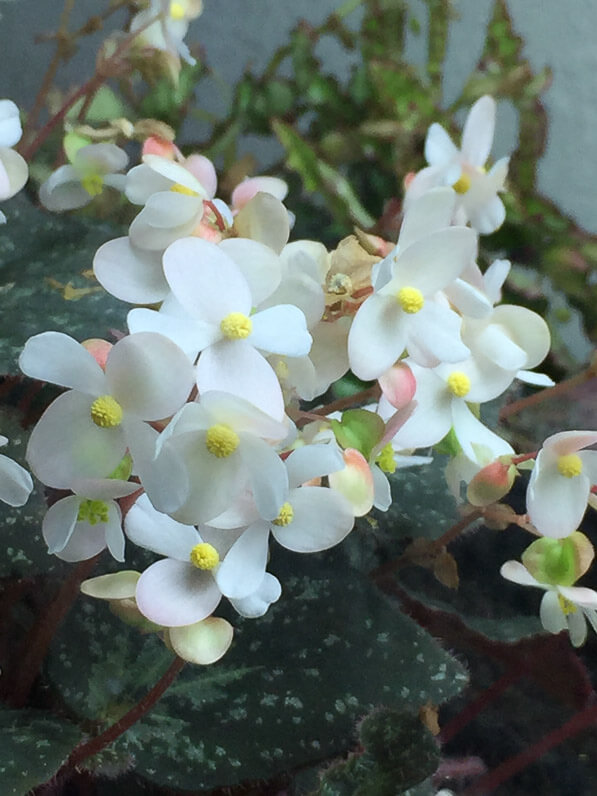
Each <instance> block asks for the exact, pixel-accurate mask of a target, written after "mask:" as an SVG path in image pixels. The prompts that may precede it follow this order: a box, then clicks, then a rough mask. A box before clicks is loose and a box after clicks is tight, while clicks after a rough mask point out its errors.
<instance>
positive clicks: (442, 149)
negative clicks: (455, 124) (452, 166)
mask: <svg viewBox="0 0 597 796" xmlns="http://www.w3.org/2000/svg"><path fill="white" fill-rule="evenodd" d="M459 155H460V152H459V151H458V149H457V148H456V146H455V145H454V142H453V141H452V139H451V138H450V136H449V135H448V133H447V132H446V131H445V130H444V128H443V127H442V126H441V124H437V122H435V123H434V124H432V125H431V127H430V128H429V130H428V131H427V137H426V138H425V160H426V161H427V163H429V165H430V166H445V165H447V164H448V163H449V162H450V161H451V160H454V159H455V158H458V157H459Z"/></svg>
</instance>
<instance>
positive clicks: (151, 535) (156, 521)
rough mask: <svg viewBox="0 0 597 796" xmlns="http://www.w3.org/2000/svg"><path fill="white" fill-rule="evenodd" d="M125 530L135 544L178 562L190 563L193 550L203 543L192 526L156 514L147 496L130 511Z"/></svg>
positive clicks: (159, 513) (126, 518) (164, 515)
mask: <svg viewBox="0 0 597 796" xmlns="http://www.w3.org/2000/svg"><path fill="white" fill-rule="evenodd" d="M124 530H125V532H126V535H127V536H128V538H129V539H130V540H131V542H133V544H136V545H138V546H139V547H144V548H145V549H146V550H151V551H152V552H153V553H157V554H158V555H161V556H167V557H168V558H175V559H177V560H178V561H185V562H188V561H189V555H190V553H191V550H192V549H193V547H195V545H197V544H199V541H200V540H199V535H198V533H197V530H196V529H195V528H194V527H193V526H192V525H183V523H181V522H177V521H176V520H173V519H172V517H169V516H168V515H167V514H162V513H161V512H159V511H156V510H155V509H154V507H153V506H152V505H151V502H150V500H149V498H148V497H147V495H141V497H140V498H139V499H138V500H137V502H136V503H135V505H134V506H132V507H131V508H130V510H129V512H128V514H127V515H126V517H125V520H124Z"/></svg>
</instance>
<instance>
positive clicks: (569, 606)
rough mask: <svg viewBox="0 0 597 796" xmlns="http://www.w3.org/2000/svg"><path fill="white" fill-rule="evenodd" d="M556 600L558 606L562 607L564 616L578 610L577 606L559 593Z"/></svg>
mask: <svg viewBox="0 0 597 796" xmlns="http://www.w3.org/2000/svg"><path fill="white" fill-rule="evenodd" d="M558 602H559V604H560V608H561V609H562V613H563V614H564V616H569V615H570V614H575V613H576V612H577V610H578V608H577V606H576V605H575V604H574V603H573V602H571V601H570V600H567V599H566V598H565V597H563V596H562V595H561V594H558Z"/></svg>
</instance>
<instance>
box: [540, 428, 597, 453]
mask: <svg viewBox="0 0 597 796" xmlns="http://www.w3.org/2000/svg"><path fill="white" fill-rule="evenodd" d="M589 445H597V431H559V432H558V433H557V434H552V435H551V437H548V438H547V439H546V440H545V442H544V443H543V449H544V450H546V451H549V452H550V454H555V455H556V456H566V455H567V454H569V453H577V451H579V450H581V449H582V448H588V447H589Z"/></svg>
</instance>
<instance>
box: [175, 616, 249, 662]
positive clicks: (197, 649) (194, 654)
mask: <svg viewBox="0 0 597 796" xmlns="http://www.w3.org/2000/svg"><path fill="white" fill-rule="evenodd" d="M233 635H234V628H233V627H232V625H231V624H230V622H227V621H226V620H225V619H222V618H220V617H216V616H208V617H207V619H204V620H203V621H202V622H197V623H195V624H193V625H187V626H185V627H171V628H170V629H169V631H168V638H169V640H170V646H171V647H172V649H173V650H174V652H175V653H176V654H177V655H178V656H179V657H180V658H182V659H183V660H185V661H188V662H189V663H197V664H199V665H200V666H209V665H210V664H212V663H215V662H216V661H219V660H220V658H222V657H223V656H224V655H225V654H226V652H227V651H228V649H229V647H230V645H231V644H232V637H233Z"/></svg>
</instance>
